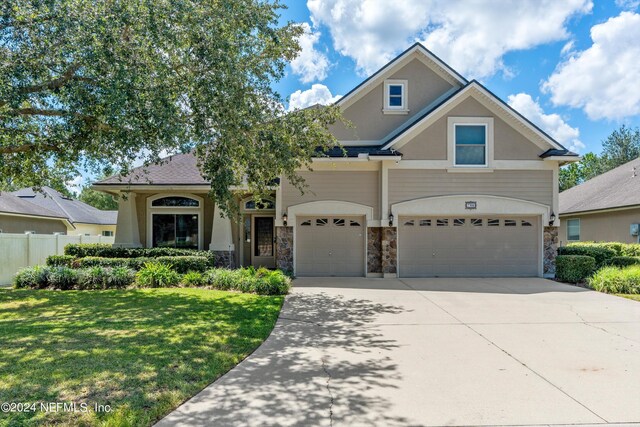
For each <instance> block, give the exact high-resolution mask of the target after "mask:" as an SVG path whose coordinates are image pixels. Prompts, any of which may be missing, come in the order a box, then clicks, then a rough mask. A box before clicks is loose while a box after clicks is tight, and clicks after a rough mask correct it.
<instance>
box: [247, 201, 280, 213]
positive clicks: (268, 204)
mask: <svg viewBox="0 0 640 427" xmlns="http://www.w3.org/2000/svg"><path fill="white" fill-rule="evenodd" d="M275 208H276V204H275V203H274V202H273V200H269V199H264V200H261V201H259V202H258V203H256V201H255V200H253V199H251V200H247V201H246V202H245V203H244V209H245V210H247V211H255V210H268V209H275Z"/></svg>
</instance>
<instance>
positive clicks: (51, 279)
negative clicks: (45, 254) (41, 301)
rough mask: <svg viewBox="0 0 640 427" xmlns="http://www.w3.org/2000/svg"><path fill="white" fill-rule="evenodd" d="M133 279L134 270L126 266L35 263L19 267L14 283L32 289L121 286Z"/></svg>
mask: <svg viewBox="0 0 640 427" xmlns="http://www.w3.org/2000/svg"><path fill="white" fill-rule="evenodd" d="M134 279H135V272H134V271H133V270H131V269H128V268H124V267H115V268H104V267H100V266H96V267H91V268H83V269H78V270H75V269H71V268H69V267H45V266H42V265H36V266H35V267H27V268H23V269H21V270H20V271H18V273H17V274H16V275H15V277H14V279H13V284H14V286H15V287H16V288H30V289H46V288H50V289H59V290H70V289H78V290H90V289H115V288H118V289H120V288H126V287H127V286H130V285H131V284H132V283H133V281H134Z"/></svg>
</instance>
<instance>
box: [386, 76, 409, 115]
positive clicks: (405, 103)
mask: <svg viewBox="0 0 640 427" xmlns="http://www.w3.org/2000/svg"><path fill="white" fill-rule="evenodd" d="M389 86H402V105H401V106H392V105H389V98H390V97H389ZM382 112H383V113H384V114H409V92H408V81H407V80H397V79H392V80H385V81H384V103H383V105H382Z"/></svg>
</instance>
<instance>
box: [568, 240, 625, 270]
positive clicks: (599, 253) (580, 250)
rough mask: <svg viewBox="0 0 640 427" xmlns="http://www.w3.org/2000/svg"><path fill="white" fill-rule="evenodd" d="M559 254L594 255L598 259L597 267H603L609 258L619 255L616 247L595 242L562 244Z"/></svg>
mask: <svg viewBox="0 0 640 427" xmlns="http://www.w3.org/2000/svg"><path fill="white" fill-rule="evenodd" d="M558 254H559V255H584V256H589V257H593V258H594V259H595V260H596V268H600V267H602V266H603V265H605V264H606V262H607V261H608V260H610V259H611V258H613V257H615V256H617V255H618V254H617V253H616V251H615V250H614V249H611V248H608V247H606V246H600V245H595V244H580V245H574V244H572V245H569V246H562V247H560V248H559V249H558Z"/></svg>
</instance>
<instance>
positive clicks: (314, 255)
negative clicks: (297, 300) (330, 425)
mask: <svg viewBox="0 0 640 427" xmlns="http://www.w3.org/2000/svg"><path fill="white" fill-rule="evenodd" d="M365 233H366V222H365V220H364V217H360V216H313V217H311V216H309V217H298V218H297V219H296V275H298V276H343V277H349V276H355V277H357V276H364V275H365V271H364V268H365V267H364V259H365V256H364V255H365Z"/></svg>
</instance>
